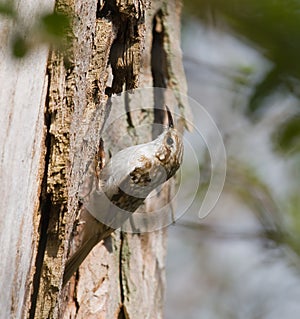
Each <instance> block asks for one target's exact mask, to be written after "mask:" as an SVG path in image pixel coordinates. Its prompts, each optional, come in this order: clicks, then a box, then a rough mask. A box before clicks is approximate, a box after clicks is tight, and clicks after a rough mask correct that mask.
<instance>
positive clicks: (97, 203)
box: [63, 106, 183, 286]
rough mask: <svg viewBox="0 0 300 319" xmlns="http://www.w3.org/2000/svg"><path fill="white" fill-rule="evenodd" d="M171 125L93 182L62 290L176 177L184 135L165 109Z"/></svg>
mask: <svg viewBox="0 0 300 319" xmlns="http://www.w3.org/2000/svg"><path fill="white" fill-rule="evenodd" d="M166 113H167V118H168V125H165V126H164V129H163V132H162V133H161V134H160V135H159V136H158V137H157V138H156V139H154V140H153V141H151V142H148V143H144V144H138V145H134V146H130V147H127V148H125V149H123V150H121V151H119V152H117V153H116V154H114V155H113V156H112V157H111V158H110V159H109V161H108V163H107V164H106V165H104V167H103V168H102V170H101V171H100V173H99V176H98V178H94V179H93V181H92V183H90V186H89V188H90V189H89V192H88V193H87V194H86V195H85V197H84V199H83V210H82V212H81V219H82V220H83V223H84V230H83V232H84V233H83V234H82V243H81V246H80V247H79V248H78V250H77V251H76V252H75V253H74V254H73V255H72V256H71V258H70V259H69V260H68V261H67V262H66V266H65V271H64V275H63V286H64V285H65V284H66V283H67V282H68V281H69V279H70V278H71V277H72V275H73V274H74V272H76V271H77V269H78V268H79V266H80V265H81V263H82V262H83V261H84V260H85V258H86V257H87V255H88V254H89V253H90V251H91V250H92V249H93V247H94V246H95V245H97V244H98V243H99V242H100V241H101V240H103V239H105V238H106V237H108V236H109V235H110V234H111V233H112V232H113V231H114V230H115V229H117V228H120V227H121V226H122V224H123V223H124V222H125V221H126V220H127V219H128V218H129V217H130V216H131V215H132V214H133V213H134V212H135V211H136V210H137V209H138V208H139V207H140V206H141V205H142V204H143V203H144V201H145V199H146V197H147V196H148V195H149V194H150V193H151V191H153V190H154V189H155V188H157V187H158V186H159V185H162V184H163V183H165V182H166V181H167V180H169V179H170V178H171V177H173V176H174V175H175V173H176V172H177V170H178V169H179V167H180V165H181V163H182V158H183V141H182V135H181V134H180V133H179V132H178V131H177V130H176V128H175V127H174V121H173V117H172V114H171V112H170V110H169V108H168V107H167V106H166Z"/></svg>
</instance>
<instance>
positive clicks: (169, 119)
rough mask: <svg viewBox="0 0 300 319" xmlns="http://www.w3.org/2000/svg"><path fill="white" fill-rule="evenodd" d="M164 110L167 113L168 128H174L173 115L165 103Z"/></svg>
mask: <svg viewBox="0 0 300 319" xmlns="http://www.w3.org/2000/svg"><path fill="white" fill-rule="evenodd" d="M166 110H167V115H168V122H169V128H174V121H173V116H172V113H171V111H170V109H169V108H168V106H167V105H166Z"/></svg>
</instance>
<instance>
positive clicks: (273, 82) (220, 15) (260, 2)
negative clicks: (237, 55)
mask: <svg viewBox="0 0 300 319" xmlns="http://www.w3.org/2000/svg"><path fill="white" fill-rule="evenodd" d="M185 7H186V9H187V11H189V12H190V13H191V14H193V15H196V16H198V17H199V18H201V19H202V21H204V22H206V23H211V21H214V22H216V24H217V25H218V21H222V23H223V21H226V22H227V24H228V25H229V26H230V27H231V28H232V30H233V31H234V32H235V33H237V34H238V35H240V36H241V37H242V38H243V39H247V41H248V42H249V41H250V42H252V44H253V45H254V46H255V47H256V48H260V50H261V52H262V53H263V54H264V55H265V56H266V57H267V58H268V59H269V60H270V61H271V62H272V64H273V68H272V69H271V70H270V71H269V72H268V73H267V74H266V75H265V77H264V78H262V79H261V81H260V82H259V83H257V84H256V87H255V88H254V90H253V94H252V95H251V96H250V98H249V100H248V115H249V116H251V117H252V118H255V117H256V116H257V114H258V112H257V111H260V110H261V108H262V106H263V105H264V103H263V101H264V100H265V98H266V97H268V96H270V95H272V94H273V93H275V92H278V91H281V92H282V91H283V92H288V93H292V94H294V95H295V96H298V98H300V93H299V92H300V91H299V90H298V87H299V85H300V63H299V54H300V1H299V0H243V1H240V0H226V1H224V0H214V1H210V0H185ZM299 105H300V104H299ZM273 141H274V142H275V149H276V150H277V151H280V152H293V153H294V152H299V151H300V146H299V144H300V142H299V141H300V120H299V116H296V117H295V118H291V119H289V120H288V121H286V123H283V124H282V125H281V127H279V129H276V132H275V133H274V135H273Z"/></svg>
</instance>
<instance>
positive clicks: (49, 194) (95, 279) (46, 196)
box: [0, 0, 186, 319]
mask: <svg viewBox="0 0 300 319" xmlns="http://www.w3.org/2000/svg"><path fill="white" fill-rule="evenodd" d="M56 8H57V10H58V11H63V12H68V13H71V14H72V15H73V29H72V34H69V35H70V38H72V39H73V42H72V46H71V47H70V48H69V50H68V53H67V54H65V55H64V56H63V55H61V54H60V53H58V52H56V51H52V52H51V53H50V55H49V59H48V68H47V74H46V76H45V75H44V72H45V59H46V56H45V55H46V51H43V50H41V53H39V54H40V55H39V56H33V57H29V58H32V59H33V60H34V63H35V65H34V67H35V69H34V71H31V72H28V71H27V70H26V68H25V67H26V63H29V62H28V61H29V60H28V59H29V58H26V59H25V60H24V61H23V62H21V63H23V65H22V66H21V67H18V72H20V73H18V72H16V71H13V70H12V72H13V75H14V76H12V75H11V76H12V83H13V85H11V87H10V91H8V94H7V96H6V97H5V101H3V94H1V105H6V110H9V111H10V112H7V113H5V114H4V115H3V116H2V117H1V121H3V125H1V136H2V141H5V142H4V146H3V148H2V150H1V154H2V155H1V156H2V157H1V158H4V159H5V160H4V161H3V160H2V161H1V162H0V165H1V179H2V180H3V182H1V190H2V194H4V199H5V200H3V201H2V202H1V204H0V205H1V206H3V207H2V209H1V212H2V214H3V215H4V216H5V217H6V216H9V218H4V217H3V218H1V223H0V228H1V237H3V240H4V242H5V243H6V244H5V245H4V246H3V247H4V248H2V251H3V252H2V257H5V258H2V262H1V263H3V260H5V264H4V265H3V266H2V264H1V268H0V269H1V270H0V271H1V273H0V280H1V281H0V282H1V284H2V286H3V287H4V288H5V289H1V294H4V296H3V298H2V295H1V299H0V302H1V308H0V311H2V312H3V317H7V318H8V317H10V316H12V317H15V318H25V317H27V318H108V319H111V318H162V317H163V298H164V291H165V273H164V272H165V254H166V230H165V228H163V229H158V228H159V227H156V228H155V229H156V230H155V231H153V232H146V233H142V234H135V233H126V232H120V231H116V232H115V233H114V234H113V235H112V236H110V237H108V238H107V239H106V240H105V242H104V243H99V244H98V245H97V246H96V247H95V248H94V249H93V250H92V252H91V253H90V255H89V256H88V257H87V259H86V260H85V261H84V262H83V264H82V265H81V267H80V269H79V271H78V272H77V274H76V276H74V277H73V278H72V279H71V280H70V283H69V284H67V286H66V287H65V288H63V287H62V275H63V271H64V266H65V263H66V260H67V258H68V257H69V255H71V254H72V253H73V252H74V251H75V250H76V246H77V242H78V241H79V240H80V238H79V237H80V236H77V234H78V233H79V235H80V225H79V224H80V222H79V223H78V221H80V216H79V212H80V209H81V206H80V201H79V196H78V193H79V189H80V186H81V184H82V181H83V180H84V178H85V175H86V174H87V168H88V167H89V165H90V163H91V160H92V159H93V158H95V154H96V153H97V150H98V146H99V138H100V136H106V139H105V144H104V149H105V151H106V153H107V154H108V153H109V154H114V153H115V152H117V151H119V150H121V149H123V148H124V147H126V146H128V145H126V143H128V144H131V145H133V144H138V143H142V142H145V141H149V140H151V139H152V138H153V134H155V132H154V131H153V130H152V129H151V126H152V123H153V121H154V120H155V121H156V122H157V121H158V122H161V121H162V119H161V117H162V114H161V112H159V111H154V118H153V114H151V112H150V111H149V110H147V112H145V110H144V111H143V110H138V111H137V112H133V110H134V109H135V107H136V105H143V103H144V101H145V100H144V96H143V94H139V95H134V97H135V99H133V98H132V96H131V95H130V94H129V95H127V94H124V98H125V99H126V103H125V109H124V107H123V106H121V105H118V104H117V103H115V104H114V103H112V102H111V99H110V98H109V97H110V96H111V97H114V96H116V94H117V93H121V92H124V90H132V89H136V88H143V87H162V88H169V89H171V90H172V92H173V98H170V97H169V96H167V95H164V94H162V95H161V96H160V100H159V101H158V100H157V98H155V101H154V105H153V104H152V105H149V106H148V107H149V108H153V107H154V106H155V105H156V104H163V103H166V101H167V102H168V103H171V105H174V104H176V105H178V106H179V109H180V110H181V112H182V115H184V107H185V106H186V105H185V104H186V101H185V100H184V99H183V98H182V95H180V94H179V92H181V93H186V84H185V78H184V74H183V68H182V64H181V51H180V9H181V3H180V1H167V0H153V1H152V2H151V4H150V1H141V0H107V1H90V0H77V1H71V0H60V1H57V3H56ZM33 60H32V61H33ZM2 61H3V59H2ZM29 65H30V64H29ZM14 67H15V66H14ZM0 71H1V72H0V76H2V77H3V74H5V73H4V71H3V70H1V69H0ZM26 72H27V73H26ZM23 73H24V74H25V73H26V83H27V84H26V86H25V85H24V89H22V90H20V91H18V86H17V85H16V84H18V82H20V79H23V78H22V74H23ZM24 81H25V77H24ZM44 82H45V83H46V87H44V88H43V83H44ZM1 83H4V82H3V81H1ZM31 83H32V85H31ZM25 88H26V89H25ZM147 92H148V91H147ZM12 96H15V97H16V96H20V99H21V102H16V101H15V100H14V101H13V100H12V99H11V97H12ZM28 101H30V110H27V109H26V107H28V105H29V103H28ZM43 105H45V116H44V117H43V113H42V112H43V109H42V108H41V107H42V106H43ZM145 109H146V108H145ZM0 111H1V112H3V110H2V107H1V110H0ZM124 113H125V114H127V115H126V116H125V117H121V118H120V121H118V122H117V123H118V124H117V125H112V126H111V128H110V129H109V130H108V131H107V130H106V131H105V130H104V125H105V123H107V119H108V118H111V117H112V118H114V117H118V116H119V115H122V114H124ZM9 114H11V115H9ZM13 114H18V117H19V121H17V119H16V120H15V118H14V116H13ZM145 114H146V116H145ZM23 115H24V117H23V118H22V116H23ZM12 118H13V121H11V119H12ZM43 121H44V122H43ZM11 123H12V124H11ZM43 124H44V126H45V127H46V130H45V131H43ZM137 124H139V125H142V124H145V125H146V126H145V129H144V130H143V131H142V133H141V134H140V131H138V132H139V133H138V134H137V131H136V130H135V129H136V126H137ZM13 125H15V126H16V128H15V129H14V127H13ZM22 126H23V128H22ZM4 128H5V129H4ZM13 129H14V130H13ZM10 132H11V133H10ZM17 132H18V133H19V132H20V133H21V134H17ZM44 132H45V134H44ZM26 136H27V137H28V138H25V137H26ZM123 136H126V137H128V138H127V139H126V141H125V140H122V138H121V137H123ZM21 139H22V142H21ZM43 142H44V144H43ZM19 143H22V145H20V146H19V145H18V144H19ZM40 163H42V166H43V167H42V168H41V166H40ZM20 164H21V165H20ZM4 169H5V170H4ZM2 172H5V174H8V172H9V176H8V175H5V174H3V176H2ZM43 172H44V175H42V174H43ZM172 183H173V181H171V182H169V183H166V185H164V187H163V188H162V190H161V191H160V192H157V193H156V194H155V195H154V197H152V198H151V200H148V201H147V202H146V204H145V205H144V207H143V208H142V211H155V210H156V209H157V208H160V207H161V206H163V205H164V204H165V203H167V201H168V198H170V192H172V189H173V187H172ZM39 185H41V187H39ZM20 189H22V191H21V192H18V191H17V190H20ZM24 190H25V191H24ZM13 191H14V192H13ZM39 200H40V205H38V201H39ZM38 206H40V208H39V210H38ZM20 207H24V208H23V209H21V208H20ZM4 209H5V210H4ZM78 216H79V217H78ZM13 222H14V225H12V223H13ZM12 226H13V227H12ZM150 230H151V229H150ZM77 237H78V238H77ZM2 242H3V241H2ZM12 252H14V253H12ZM12 266H13V267H12ZM12 270H13V271H12ZM24 300H25V303H24V306H23V307H22V304H23V302H24ZM22 311H23V312H22ZM2 312H1V313H0V314H2ZM0 317H1V318H2V316H1V315H0Z"/></svg>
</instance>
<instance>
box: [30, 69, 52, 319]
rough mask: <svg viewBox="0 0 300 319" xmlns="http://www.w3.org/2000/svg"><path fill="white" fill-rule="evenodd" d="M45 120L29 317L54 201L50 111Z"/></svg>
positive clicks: (36, 289) (38, 280) (34, 300)
mask: <svg viewBox="0 0 300 319" xmlns="http://www.w3.org/2000/svg"><path fill="white" fill-rule="evenodd" d="M48 76H49V81H48V88H47V95H46V105H47V106H48V105H49V99H48V98H49V89H50V73H49V72H48ZM44 121H45V126H46V136H45V149H46V154H45V170H44V176H43V180H42V187H41V195H40V209H39V210H40V214H41V219H40V225H39V243H38V249H37V255H36V260H35V274H34V277H33V283H32V285H33V289H32V295H31V306H30V311H29V319H34V318H35V310H36V305H37V299H38V293H39V287H40V278H41V273H42V267H43V262H44V256H45V251H46V246H47V237H48V236H47V230H48V226H49V220H50V210H51V207H52V202H51V198H50V194H49V193H48V192H47V179H48V167H49V161H50V153H51V135H50V124H51V115H50V114H49V112H47V111H46V112H45V115H44Z"/></svg>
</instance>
